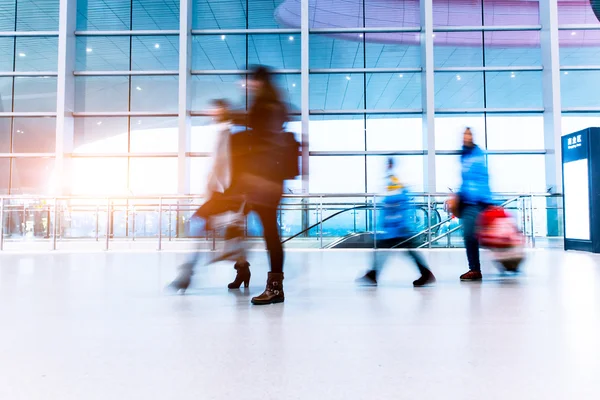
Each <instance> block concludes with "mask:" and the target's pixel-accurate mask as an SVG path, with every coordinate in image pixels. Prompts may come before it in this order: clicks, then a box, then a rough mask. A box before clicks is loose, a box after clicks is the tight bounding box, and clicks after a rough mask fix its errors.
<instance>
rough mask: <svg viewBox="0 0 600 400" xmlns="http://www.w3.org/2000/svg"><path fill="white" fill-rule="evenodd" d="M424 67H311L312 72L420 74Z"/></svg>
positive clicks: (310, 71)
mask: <svg viewBox="0 0 600 400" xmlns="http://www.w3.org/2000/svg"><path fill="white" fill-rule="evenodd" d="M422 70H423V68H421V67H415V68H399V67H398V68H309V70H308V71H309V73H311V74H379V73H381V74H385V73H391V74H395V73H403V74H411V73H414V74H419V73H421V71H422Z"/></svg>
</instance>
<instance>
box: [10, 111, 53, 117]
mask: <svg viewBox="0 0 600 400" xmlns="http://www.w3.org/2000/svg"><path fill="white" fill-rule="evenodd" d="M1 117H40V118H43V117H56V112H31V111H21V112H19V111H16V112H10V111H6V112H0V118H1Z"/></svg>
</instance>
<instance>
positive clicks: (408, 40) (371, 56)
mask: <svg viewBox="0 0 600 400" xmlns="http://www.w3.org/2000/svg"><path fill="white" fill-rule="evenodd" d="M354 35H356V34H354ZM359 35H360V34H359ZM365 41H366V47H367V51H366V57H367V58H366V64H367V65H366V67H367V68H416V67H420V66H421V47H420V45H419V43H420V34H419V33H412V32H411V33H404V32H396V33H367V34H366V40H365Z"/></svg>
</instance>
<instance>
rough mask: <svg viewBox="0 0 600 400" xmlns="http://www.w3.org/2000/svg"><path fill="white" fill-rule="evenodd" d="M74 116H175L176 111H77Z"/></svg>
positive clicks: (176, 114)
mask: <svg viewBox="0 0 600 400" xmlns="http://www.w3.org/2000/svg"><path fill="white" fill-rule="evenodd" d="M73 116H74V117H77V118H84V117H177V116H179V114H178V113H159V112H155V111H106V112H103V111H98V112H96V111H79V112H74V113H73Z"/></svg>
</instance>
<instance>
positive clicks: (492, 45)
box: [484, 31, 542, 67]
mask: <svg viewBox="0 0 600 400" xmlns="http://www.w3.org/2000/svg"><path fill="white" fill-rule="evenodd" d="M484 35H485V65H486V66H490V67H497V66H500V67H508V66H516V65H518V66H537V65H542V49H541V46H540V32H539V31H512V32H502V31H498V32H485V34H484Z"/></svg>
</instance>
